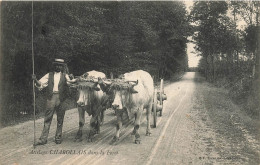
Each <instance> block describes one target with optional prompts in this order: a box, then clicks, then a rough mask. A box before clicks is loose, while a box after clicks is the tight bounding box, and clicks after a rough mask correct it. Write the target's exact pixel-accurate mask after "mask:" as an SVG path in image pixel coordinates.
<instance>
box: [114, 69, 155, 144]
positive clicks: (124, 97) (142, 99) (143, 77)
mask: <svg viewBox="0 0 260 165" xmlns="http://www.w3.org/2000/svg"><path fill="white" fill-rule="evenodd" d="M123 77H124V80H125V81H136V80H137V81H138V83H137V84H135V86H134V88H133V89H134V90H131V89H130V90H129V89H128V90H122V89H118V88H115V87H113V83H112V84H111V90H113V92H114V95H115V99H114V102H113V103H112V107H113V109H114V110H115V111H116V115H117V126H116V135H115V136H114V139H113V140H114V141H117V140H118V139H119V135H120V128H121V127H122V114H123V111H124V110H127V113H128V115H129V117H130V118H132V117H133V116H134V117H135V124H134V130H133V132H132V135H135V143H140V135H139V126H140V120H141V118H142V113H143V110H144V109H146V117H147V128H146V135H150V134H151V127H150V115H151V109H152V104H153V92H154V84H153V79H152V77H151V75H150V74H149V73H147V72H145V71H143V70H137V71H133V72H130V73H125V74H124V75H123ZM133 91H135V92H133Z"/></svg>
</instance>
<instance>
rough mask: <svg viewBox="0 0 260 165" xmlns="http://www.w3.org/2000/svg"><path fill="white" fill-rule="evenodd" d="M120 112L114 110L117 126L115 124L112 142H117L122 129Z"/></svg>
mask: <svg viewBox="0 0 260 165" xmlns="http://www.w3.org/2000/svg"><path fill="white" fill-rule="evenodd" d="M122 115H123V113H122V110H116V117H117V124H116V135H115V136H114V138H113V141H118V140H119V135H120V131H121V128H122Z"/></svg>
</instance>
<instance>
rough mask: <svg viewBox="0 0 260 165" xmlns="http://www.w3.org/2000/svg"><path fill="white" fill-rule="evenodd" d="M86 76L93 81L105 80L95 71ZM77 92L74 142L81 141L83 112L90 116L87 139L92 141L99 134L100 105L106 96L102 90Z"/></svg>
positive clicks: (101, 118) (101, 117) (101, 109)
mask: <svg viewBox="0 0 260 165" xmlns="http://www.w3.org/2000/svg"><path fill="white" fill-rule="evenodd" d="M87 74H88V77H93V78H95V79H98V78H99V77H100V78H102V79H104V78H106V75H105V74H104V73H102V72H98V71H95V70H93V71H89V72H87ZM97 87H99V85H97ZM78 92H79V99H78V101H77V104H78V112H79V130H78V132H77V135H76V137H75V141H81V140H82V129H83V126H84V124H85V111H87V113H88V114H89V116H91V119H90V132H89V136H88V139H89V140H91V141H92V139H93V136H94V134H95V133H98V132H99V128H100V123H102V122H103V119H104V115H103V112H104V109H103V108H104V107H102V105H101V104H102V102H103V101H104V97H106V94H105V93H104V92H103V91H102V90H99V91H96V90H94V89H89V88H84V89H78Z"/></svg>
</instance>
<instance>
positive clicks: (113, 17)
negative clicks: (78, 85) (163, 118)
mask: <svg viewBox="0 0 260 165" xmlns="http://www.w3.org/2000/svg"><path fill="white" fill-rule="evenodd" d="M32 4H33V15H32ZM1 15H2V18H1V23H2V34H3V35H2V43H3V44H2V59H3V60H2V63H1V66H2V68H1V72H2V73H3V74H2V80H1V82H2V89H3V91H2V92H1V95H2V96H4V101H3V102H4V103H5V104H4V105H2V106H3V108H2V109H5V111H4V112H3V115H2V116H4V115H7V116H8V115H11V116H15V115H18V116H19V115H20V112H21V111H26V112H27V113H32V96H31V95H32V81H31V79H30V77H31V76H30V75H31V74H32V57H31V55H32V18H33V46H34V55H35V73H36V75H37V78H38V79H39V78H40V77H42V76H43V75H44V74H46V73H47V72H48V71H50V68H51V61H52V59H53V58H64V59H65V60H66V61H67V62H68V66H69V71H70V73H73V74H74V75H81V74H82V73H85V72H86V71H89V70H93V69H94V70H98V71H102V72H104V73H105V74H106V75H107V76H108V75H110V73H111V72H112V73H113V74H114V76H115V77H116V76H117V75H120V74H122V73H125V72H129V71H132V70H137V69H143V70H146V71H148V72H150V73H151V74H152V75H153V76H154V77H155V78H159V77H161V78H170V77H171V76H173V74H174V73H175V72H178V71H183V70H185V69H186V68H187V55H186V43H187V37H188V36H189V35H190V34H191V26H190V24H189V20H188V19H187V13H186V10H185V6H184V4H183V3H182V2H131V1H130V2H116V1H114V2H105V1H103V2H101V1H100V2H90V1H89V2H83V1H78V2H72V1H66V2H51V1H49V2H48V1H35V2H33V3H32V2H6V1H5V2H2V3H1ZM38 97H39V98H38ZM41 97H42V96H41V95H39V94H38V93H37V99H40V98H41ZM20 103H23V104H25V105H23V106H20V108H17V107H18V106H19V105H21V104H20ZM10 105H13V106H12V107H10Z"/></svg>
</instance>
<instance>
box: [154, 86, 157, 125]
mask: <svg viewBox="0 0 260 165" xmlns="http://www.w3.org/2000/svg"><path fill="white" fill-rule="evenodd" d="M156 106H157V90H156V89H154V97H153V124H154V125H153V127H154V128H156V122H157V110H156Z"/></svg>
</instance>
